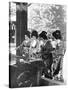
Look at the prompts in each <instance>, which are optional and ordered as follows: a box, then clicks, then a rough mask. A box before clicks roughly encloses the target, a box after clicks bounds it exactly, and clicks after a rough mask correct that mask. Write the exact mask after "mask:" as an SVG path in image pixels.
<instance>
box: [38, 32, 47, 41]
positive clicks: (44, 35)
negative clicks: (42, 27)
mask: <svg viewBox="0 0 68 90" xmlns="http://www.w3.org/2000/svg"><path fill="white" fill-rule="evenodd" d="M46 34H47V32H46V31H42V32H41V33H40V34H39V37H40V38H43V39H47V35H46Z"/></svg>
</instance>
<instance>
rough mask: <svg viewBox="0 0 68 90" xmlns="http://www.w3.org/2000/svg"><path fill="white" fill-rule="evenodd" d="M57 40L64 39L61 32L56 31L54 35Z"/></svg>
mask: <svg viewBox="0 0 68 90" xmlns="http://www.w3.org/2000/svg"><path fill="white" fill-rule="evenodd" d="M52 35H53V37H54V38H55V39H62V37H61V32H60V30H56V31H54V32H53V33H52Z"/></svg>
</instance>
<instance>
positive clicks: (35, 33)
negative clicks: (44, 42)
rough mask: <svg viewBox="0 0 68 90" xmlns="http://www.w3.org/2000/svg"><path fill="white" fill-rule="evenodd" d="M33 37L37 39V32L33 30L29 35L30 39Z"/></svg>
mask: <svg viewBox="0 0 68 90" xmlns="http://www.w3.org/2000/svg"><path fill="white" fill-rule="evenodd" d="M33 36H35V37H36V38H38V32H37V31H35V30H33V31H32V33H31V37H33Z"/></svg>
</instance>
